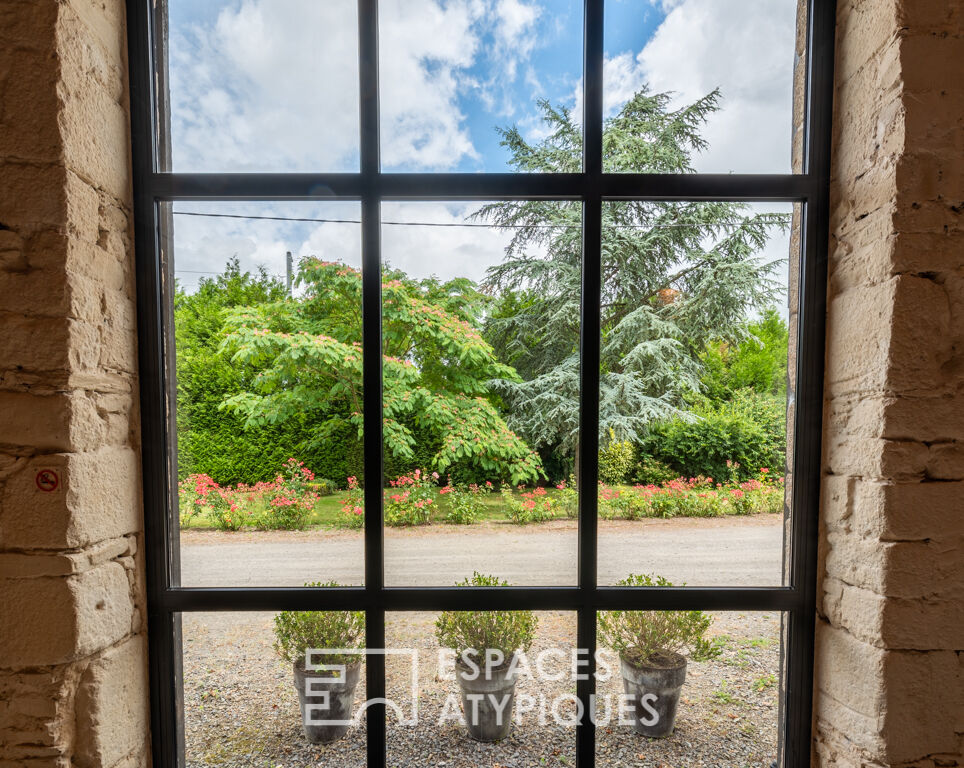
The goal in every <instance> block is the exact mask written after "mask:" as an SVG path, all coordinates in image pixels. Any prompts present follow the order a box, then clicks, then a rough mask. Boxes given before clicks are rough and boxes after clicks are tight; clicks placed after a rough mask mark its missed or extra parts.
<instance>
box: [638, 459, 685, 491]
mask: <svg viewBox="0 0 964 768" xmlns="http://www.w3.org/2000/svg"><path fill="white" fill-rule="evenodd" d="M632 475H633V477H632V480H633V482H634V483H636V484H637V485H662V484H663V483H668V482H669V481H670V480H675V479H676V478H677V477H679V472H677V471H676V470H674V469H673V468H672V467H670V466H668V465H667V464H664V463H663V462H661V461H660V460H659V459H654V458H653V457H652V456H646V455H645V454H640V455H639V461H637V462H636V464H635V466H634V467H633V473H632Z"/></svg>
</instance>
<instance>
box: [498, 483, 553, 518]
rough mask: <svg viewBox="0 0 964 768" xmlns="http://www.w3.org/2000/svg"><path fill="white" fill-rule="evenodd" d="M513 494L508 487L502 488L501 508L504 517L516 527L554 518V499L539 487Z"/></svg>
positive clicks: (520, 490)
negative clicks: (503, 511)
mask: <svg viewBox="0 0 964 768" xmlns="http://www.w3.org/2000/svg"><path fill="white" fill-rule="evenodd" d="M516 490H517V493H513V492H512V489H511V488H509V487H508V486H505V485H503V486H502V489H501V491H502V506H503V509H504V510H505V514H506V517H508V518H509V519H510V520H511V521H512V522H513V523H516V524H517V525H525V524H527V523H541V522H545V521H546V520H552V519H553V518H554V517H555V516H556V499H554V498H553V497H552V496H550V495H549V492H548V491H547V490H546V489H545V488H542V487H541V486H540V487H536V488H533V489H532V490H531V491H526V490H524V489H523V488H522V487H519V488H517V489H516Z"/></svg>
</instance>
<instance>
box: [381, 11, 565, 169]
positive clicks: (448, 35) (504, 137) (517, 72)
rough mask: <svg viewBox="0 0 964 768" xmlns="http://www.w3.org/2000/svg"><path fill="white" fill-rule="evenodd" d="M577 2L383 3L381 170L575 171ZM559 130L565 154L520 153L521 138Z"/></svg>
mask: <svg viewBox="0 0 964 768" xmlns="http://www.w3.org/2000/svg"><path fill="white" fill-rule="evenodd" d="M582 5H583V4H582V2H581V1H580V0H542V1H541V2H539V1H538V0H500V1H499V2H488V1H486V2H462V1H456V2H444V1H443V0H386V2H382V3H379V8H378V14H379V69H380V72H379V97H380V106H381V136H382V146H381V150H382V151H381V157H382V167H383V168H384V169H385V170H388V171H410V172H420V171H436V172H439V171H462V172H475V171H492V172H506V171H520V172H531V171H541V172H544V173H553V172H563V171H578V170H581V165H582V147H581V139H580V138H579V135H580V132H581V128H580V124H581V117H580V116H579V115H580V112H579V110H581V95H580V87H581V85H580V83H581V77H582V16H583V8H582ZM543 102H544V103H543ZM550 105H551V108H550ZM570 113H571V114H570ZM557 130H561V131H562V132H563V133H564V134H565V135H566V137H567V140H566V151H565V152H564V153H559V154H558V155H556V156H555V157H552V158H538V159H536V158H532V157H528V158H527V157H525V152H524V145H525V144H530V145H532V144H535V143H537V142H539V141H540V140H541V139H542V138H544V137H545V136H547V135H549V134H550V133H553V132H555V131H557Z"/></svg>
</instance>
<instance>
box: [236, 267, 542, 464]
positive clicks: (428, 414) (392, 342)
mask: <svg viewBox="0 0 964 768" xmlns="http://www.w3.org/2000/svg"><path fill="white" fill-rule="evenodd" d="M298 284H299V285H300V286H303V287H304V289H305V296H304V298H303V299H299V300H287V301H280V302H275V303H272V304H262V305H259V306H254V307H237V308H235V309H234V310H233V311H232V312H230V313H229V315H228V318H227V323H226V331H227V334H226V336H225V338H224V341H223V343H222V346H221V350H222V352H223V353H224V354H226V355H227V356H229V357H230V360H231V361H232V363H234V364H237V365H240V366H244V367H248V368H250V369H252V370H254V371H256V373H255V375H254V376H253V377H252V378H251V379H250V382H249V386H248V387H247V388H246V389H245V391H243V392H239V393H238V394H236V395H234V396H232V397H230V398H228V399H227V400H226V401H225V402H224V404H223V407H224V408H225V409H226V410H228V411H229V412H233V413H237V414H240V415H241V416H243V417H244V420H245V425H246V426H247V427H249V428H260V427H263V426H265V425H274V424H283V423H286V422H288V421H290V420H292V419H297V418H302V417H307V418H308V419H309V420H310V421H311V423H312V424H314V425H315V426H314V440H315V442H316V443H326V442H328V441H330V440H332V439H333V438H334V437H335V435H336V433H337V432H338V431H339V430H341V429H343V428H344V426H345V425H346V423H350V424H351V425H352V426H353V427H354V428H355V430H356V431H357V434H358V435H359V436H360V435H361V428H362V349H361V317H360V312H361V275H360V273H359V272H357V271H356V270H354V269H352V268H350V267H348V266H345V265H344V264H340V263H333V262H324V261H319V260H317V259H306V260H303V261H302V264H301V267H300V270H299V276H298ZM382 296H383V301H382V330H383V339H384V349H383V353H384V357H383V379H382V388H383V414H384V435H385V447H386V450H387V452H388V453H390V454H391V455H392V456H394V457H395V458H397V459H399V460H402V461H412V460H413V459H414V458H415V455H416V450H417V448H418V445H419V437H418V434H417V432H418V431H419V430H421V431H422V432H423V433H426V434H427V435H428V436H429V437H430V439H431V440H432V442H433V443H434V444H435V445H437V450H436V451H435V453H434V454H433V455H432V456H431V465H432V467H433V468H434V469H437V470H438V471H440V472H444V471H446V470H447V469H449V468H450V467H452V466H453V465H456V464H459V463H462V464H467V465H470V466H474V467H477V468H479V469H481V470H483V471H486V472H489V473H494V474H496V475H499V476H504V477H507V478H508V479H510V480H511V481H512V482H513V483H518V482H526V481H530V480H535V479H536V478H537V477H538V476H539V475H540V474H541V465H540V462H539V459H538V455H537V454H535V452H533V451H532V450H530V449H529V447H528V446H527V445H526V444H525V443H524V442H523V441H522V439H520V438H519V437H518V436H517V435H516V434H514V433H513V432H512V431H511V430H510V429H509V428H508V427H507V426H506V424H505V422H504V421H503V419H502V417H501V416H500V415H499V413H498V411H497V409H496V408H495V406H494V405H493V404H492V403H491V402H490V401H489V399H488V398H487V395H488V388H487V382H488V381H489V380H492V379H498V380H501V381H515V380H517V379H518V376H517V374H516V372H515V371H514V370H513V369H512V368H511V367H510V366H508V365H505V364H503V363H500V362H499V361H498V360H497V359H496V357H495V354H494V352H493V350H492V347H491V346H490V345H489V344H488V343H487V342H486V341H485V340H484V339H483V338H482V336H481V334H480V333H479V331H478V330H476V328H475V327H473V325H472V322H471V321H472V320H473V319H474V318H475V317H476V316H477V314H478V312H479V311H480V310H481V307H482V305H483V304H484V303H485V298H484V297H483V296H482V294H480V293H479V292H478V291H477V290H475V287H474V285H473V284H472V283H471V282H470V281H468V280H464V279H457V280H454V281H450V282H448V283H439V282H438V281H436V280H424V281H414V280H410V279H408V278H406V277H405V275H404V274H402V273H400V272H390V273H388V274H386V276H385V279H384V280H383V283H382ZM342 414H347V416H345V415H342Z"/></svg>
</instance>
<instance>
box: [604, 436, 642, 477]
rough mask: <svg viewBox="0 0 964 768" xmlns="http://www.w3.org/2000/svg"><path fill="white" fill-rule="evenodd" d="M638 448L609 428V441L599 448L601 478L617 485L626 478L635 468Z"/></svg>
mask: <svg viewBox="0 0 964 768" xmlns="http://www.w3.org/2000/svg"><path fill="white" fill-rule="evenodd" d="M635 458H636V448H635V447H634V446H633V444H632V443H631V442H629V441H628V440H617V439H616V433H615V432H614V431H613V430H611V429H610V430H609V442H608V443H606V446H605V447H604V448H601V449H600V450H599V478H600V479H601V480H603V481H605V482H607V483H610V484H612V485H616V484H617V483H621V482H623V481H624V480H626V478H627V476H628V475H629V473H630V470H632V468H633V461H634V459H635Z"/></svg>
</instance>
